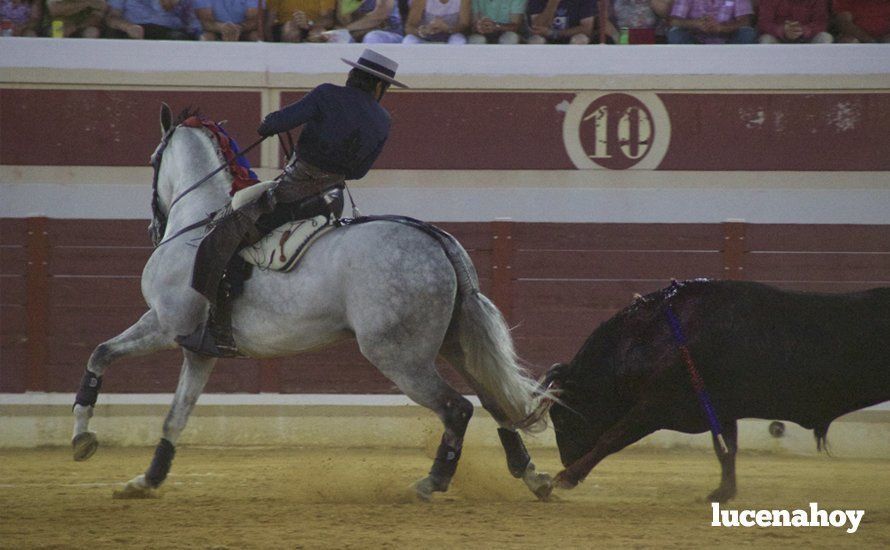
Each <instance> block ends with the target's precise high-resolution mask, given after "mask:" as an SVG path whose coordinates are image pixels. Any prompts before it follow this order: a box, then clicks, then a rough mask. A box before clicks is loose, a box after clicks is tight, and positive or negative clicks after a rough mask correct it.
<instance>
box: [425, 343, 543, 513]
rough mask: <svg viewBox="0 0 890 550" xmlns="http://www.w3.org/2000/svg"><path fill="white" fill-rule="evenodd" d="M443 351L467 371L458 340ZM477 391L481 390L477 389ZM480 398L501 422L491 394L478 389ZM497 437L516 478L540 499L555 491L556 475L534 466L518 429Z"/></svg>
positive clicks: (501, 433) (453, 363)
mask: <svg viewBox="0 0 890 550" xmlns="http://www.w3.org/2000/svg"><path fill="white" fill-rule="evenodd" d="M441 354H442V357H444V358H445V360H447V361H448V362H449V363H450V364H451V366H453V367H454V368H455V369H457V370H458V371H459V372H461V373H463V372H465V371H464V352H463V350H462V349H461V347H460V344H459V343H457V342H453V341H448V342H446V343H445V345H443V346H442V349H441ZM477 393H479V391H478V389H477ZM479 400H480V401H481V403H482V406H483V407H484V408H485V410H487V411H488V412H489V413H491V415H492V416H493V417H494V419H495V421H496V422H498V423H499V424H501V423H502V420H503V415H502V414H501V413H500V412H499V411H498V408H497V406H495V405H494V404H493V403H494V400H492V399H490V398H488V396H486V395H484V394H483V393H479ZM498 437H499V438H500V440H501V446H502V447H503V448H504V453H505V454H506V455H507V468H508V469H509V470H510V474H511V475H512V476H513V477H515V478H517V479H521V480H522V481H523V482H524V483H525V485H526V487H528V488H529V489H530V490H531V492H533V493H534V494H535V496H537V497H538V498H539V499H540V500H547V499H548V498H550V493H552V492H553V479H552V478H551V477H550V475H549V474H546V473H539V472H537V471H536V470H535V465H534V463H533V462H532V459H531V456H529V454H528V450H527V449H526V448H525V443H523V442H522V437H520V435H519V432H517V431H516V430H511V429H508V428H498Z"/></svg>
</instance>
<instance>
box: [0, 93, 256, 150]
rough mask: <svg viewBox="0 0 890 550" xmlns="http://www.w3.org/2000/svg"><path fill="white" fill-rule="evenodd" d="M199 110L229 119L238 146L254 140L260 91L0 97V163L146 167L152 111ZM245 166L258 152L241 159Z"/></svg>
mask: <svg viewBox="0 0 890 550" xmlns="http://www.w3.org/2000/svg"><path fill="white" fill-rule="evenodd" d="M161 102H166V103H167V104H168V105H170V107H171V108H172V109H173V112H174V114H178V113H179V112H180V111H181V110H182V109H184V108H186V107H191V108H193V109H195V108H199V109H200V110H201V112H202V113H204V114H205V115H206V116H208V117H209V118H212V119H214V120H228V123H227V124H226V129H227V130H228V131H229V133H230V134H231V135H232V136H233V137H235V138H236V139H238V138H240V139H238V142H239V145H241V146H242V147H245V146H247V145H248V144H250V143H252V142H253V141H254V139H255V137H254V136H257V134H256V127H257V126H258V125H259V120H260V93H259V92H218V91H216V92H183V91H173V90H170V91H125V90H116V91H108V90H24V89H3V90H2V91H0V124H2V132H0V164H11V165H26V166H40V165H46V166H147V165H148V163H149V157H150V156H151V153H152V152H153V151H154V150H155V147H157V145H158V142H159V141H160V138H161V134H160V122H159V112H160V108H161ZM248 159H249V160H250V162H251V164H253V165H256V164H258V163H259V153H258V152H251V153H248Z"/></svg>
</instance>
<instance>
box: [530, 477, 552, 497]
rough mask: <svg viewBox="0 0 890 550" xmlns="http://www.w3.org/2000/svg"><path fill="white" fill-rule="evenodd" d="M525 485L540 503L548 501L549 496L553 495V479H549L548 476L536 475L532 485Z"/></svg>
mask: <svg viewBox="0 0 890 550" xmlns="http://www.w3.org/2000/svg"><path fill="white" fill-rule="evenodd" d="M526 485H528V488H529V489H531V490H532V492H533V493H534V494H535V496H536V497H538V500H540V501H542V502H547V501H548V500H550V494H551V493H553V478H552V477H550V474H545V473H540V474H537V475H535V479H534V481H533V482H532V483H529V482H526Z"/></svg>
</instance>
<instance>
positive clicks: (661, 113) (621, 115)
mask: <svg viewBox="0 0 890 550" xmlns="http://www.w3.org/2000/svg"><path fill="white" fill-rule="evenodd" d="M562 136H563V142H564V143H565V147H566V152H568V154H569V158H571V159H572V162H573V163H574V164H575V166H576V167H577V168H579V169H582V170H591V169H592V170H602V169H607V170H627V169H629V168H633V169H637V170H654V169H656V168H658V165H659V164H660V163H661V160H662V159H663V158H664V155H665V153H666V152H667V148H668V144H669V143H670V140H671V122H670V119H669V118H668V114H667V110H666V109H665V108H664V104H663V103H662V102H661V99H659V97H658V95H657V94H655V93H652V92H640V93H634V94H626V93H611V92H609V93H602V92H582V93H580V94H578V95H577V96H575V99H574V100H573V101H572V103H571V104H570V105H569V107H568V109H567V110H566V116H565V120H564V121H563V126H562Z"/></svg>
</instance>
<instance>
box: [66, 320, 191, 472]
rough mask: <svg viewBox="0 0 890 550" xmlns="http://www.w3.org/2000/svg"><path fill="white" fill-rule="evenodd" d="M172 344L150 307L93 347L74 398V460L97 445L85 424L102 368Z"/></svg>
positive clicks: (99, 386) (91, 408) (91, 412)
mask: <svg viewBox="0 0 890 550" xmlns="http://www.w3.org/2000/svg"><path fill="white" fill-rule="evenodd" d="M173 347H175V342H174V341H173V339H172V338H171V337H170V336H169V335H165V334H164V333H163V332H162V331H161V329H160V324H159V323H158V317H157V315H156V314H155V312H154V311H152V310H149V311H148V312H146V313H145V315H143V316H142V318H141V319H139V320H138V321H137V322H136V324H134V325H133V326H131V327H130V328H128V329H127V330H125V331H124V332H122V333H121V334H119V335H118V336H115V337H114V338H112V339H111V340H108V341H107V342H104V343H102V344H99V346H98V347H96V349H95V350H94V351H93V354H92V355H91V356H90V360H89V362H88V363H87V368H86V371H85V372H84V373H83V378H82V379H81V381H80V388H79V389H78V390H77V397H75V398H74V409H73V410H74V434H73V436H72V439H71V445H72V446H73V447H74V460H78V461H80V460H86V459H88V458H90V457H91V456H93V453H95V452H96V448H97V447H98V446H99V442H98V440H97V439H96V434H95V433H93V432H91V431H89V424H90V418H92V416H93V409H94V408H95V406H96V399H97V398H98V396H99V390H100V389H101V387H102V376H103V375H104V374H105V369H107V368H108V366H109V365H110V364H111V363H112V362H113V361H116V360H117V359H122V358H126V357H137V356H140V355H147V354H149V353H153V352H156V351H160V350H162V349H169V348H173Z"/></svg>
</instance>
